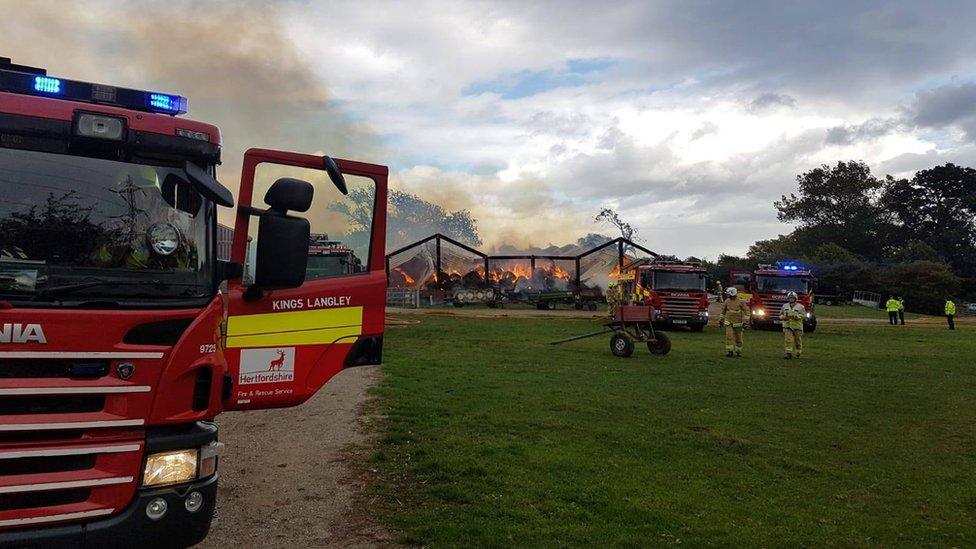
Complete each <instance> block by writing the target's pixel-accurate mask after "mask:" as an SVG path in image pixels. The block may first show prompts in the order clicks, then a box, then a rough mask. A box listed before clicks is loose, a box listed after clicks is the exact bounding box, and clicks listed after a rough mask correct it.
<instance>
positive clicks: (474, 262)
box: [386, 234, 657, 302]
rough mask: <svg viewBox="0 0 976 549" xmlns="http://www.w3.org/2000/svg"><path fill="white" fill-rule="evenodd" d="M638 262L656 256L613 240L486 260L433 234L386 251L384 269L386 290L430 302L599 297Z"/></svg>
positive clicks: (487, 256) (486, 257)
mask: <svg viewBox="0 0 976 549" xmlns="http://www.w3.org/2000/svg"><path fill="white" fill-rule="evenodd" d="M639 257H657V254H655V253H654V252H652V251H650V250H648V249H646V248H643V247H642V246H640V245H638V244H636V243H634V242H631V241H629V240H627V239H623V238H618V239H615V240H611V241H609V242H607V243H605V244H602V245H600V246H596V247H594V248H592V249H589V250H586V251H583V252H582V253H579V254H577V255H532V254H529V255H488V254H485V253H483V252H481V251H479V250H477V249H475V248H472V247H470V246H466V245H464V244H462V243H460V242H457V241H456V240H453V239H451V238H449V237H446V236H444V235H440V234H435V235H431V236H429V237H427V238H425V239H423V240H420V241H418V242H415V243H413V244H410V245H408V246H405V247H403V248H400V249H398V250H396V251H393V252H391V253H390V254H389V255H387V256H386V270H387V275H388V276H387V280H388V284H389V287H390V288H392V289H399V290H417V291H420V292H422V293H424V294H425V295H426V296H428V297H430V298H431V299H430V300H429V301H431V302H440V301H445V300H448V299H450V298H451V297H452V295H453V294H455V293H457V292H458V291H461V290H465V291H468V290H485V289H491V290H492V291H493V293H492V295H496V296H498V295H502V296H510V297H514V296H516V295H520V296H521V295H531V294H534V293H539V292H567V293H569V294H572V295H575V296H577V297H578V296H580V295H583V294H587V295H590V296H599V297H600V298H602V296H603V292H604V291H605V290H606V288H607V285H608V284H609V283H610V282H611V281H612V280H613V278H614V276H615V273H616V274H619V272H620V270H621V268H623V267H624V266H626V265H627V264H629V263H630V262H632V261H634V260H635V259H637V258H639Z"/></svg>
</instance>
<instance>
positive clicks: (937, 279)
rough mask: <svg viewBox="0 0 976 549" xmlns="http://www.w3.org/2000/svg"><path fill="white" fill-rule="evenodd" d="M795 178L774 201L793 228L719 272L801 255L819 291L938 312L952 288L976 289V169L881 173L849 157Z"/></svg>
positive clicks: (958, 293)
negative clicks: (863, 294)
mask: <svg viewBox="0 0 976 549" xmlns="http://www.w3.org/2000/svg"><path fill="white" fill-rule="evenodd" d="M796 182H797V190H796V192H795V193H791V194H790V195H788V196H787V195H784V196H782V197H781V198H780V200H777V201H776V202H775V203H774V207H775V208H776V210H777V217H778V218H779V220H780V221H782V222H784V223H790V224H793V225H794V226H795V228H794V229H793V231H791V232H790V233H788V234H783V235H779V236H778V237H776V238H773V239H769V240H760V241H758V242H756V243H755V244H753V245H752V246H750V247H749V250H748V252H747V254H746V256H745V257H739V256H731V255H721V256H719V258H718V261H717V262H716V263H714V264H712V265H711V268H712V271H713V275H714V276H716V277H717V278H718V279H720V280H723V281H724V280H727V279H728V273H729V272H730V271H731V270H733V269H753V268H755V265H756V264H757V263H772V262H776V261H783V260H789V261H796V262H800V263H804V264H807V265H809V266H811V267H813V268H814V272H815V275H816V276H817V278H818V281H819V290H818V291H819V293H821V294H837V295H840V296H841V297H842V298H845V299H849V298H850V295H851V294H852V293H853V292H854V291H855V290H865V291H873V292H877V293H880V294H882V295H883V296H884V297H883V299H886V298H887V296H888V295H895V296H901V297H904V298H905V300H906V302H907V303H908V305H909V308H910V309H912V310H916V311H919V312H928V313H939V312H941V310H942V306H943V304H944V300H945V297H946V296H947V295H951V296H953V297H955V299H956V300H962V299H965V298H971V297H972V296H974V295H976V278H974V274H976V222H974V220H976V170H974V169H972V168H967V167H962V166H957V165H955V164H951V163H950V164H945V165H942V166H936V167H933V168H930V169H926V170H921V171H918V172H916V173H915V175H914V176H913V177H911V178H910V179H896V178H894V177H892V176H890V175H889V176H886V177H884V178H879V177H876V176H875V175H873V174H872V173H871V169H870V168H869V167H868V165H867V164H865V163H864V162H862V161H857V160H852V161H848V162H838V163H837V164H836V165H835V166H829V165H826V164H825V165H822V166H819V167H817V168H814V169H812V170H810V171H807V172H805V173H802V174H800V175H798V176H797V178H796Z"/></svg>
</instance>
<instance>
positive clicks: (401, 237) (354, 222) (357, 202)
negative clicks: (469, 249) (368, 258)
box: [329, 187, 481, 248]
mask: <svg viewBox="0 0 976 549" xmlns="http://www.w3.org/2000/svg"><path fill="white" fill-rule="evenodd" d="M329 208H330V209H331V210H333V211H336V212H339V213H342V214H344V215H345V216H346V217H347V218H348V219H349V223H350V229H351V230H350V232H349V234H348V235H347V236H346V239H347V241H349V242H353V243H355V242H358V241H359V240H362V241H363V242H368V241H369V240H368V235H369V231H370V230H371V228H372V223H373V213H372V212H373V193H372V190H371V189H368V188H365V187H362V188H356V189H353V190H352V191H350V192H349V196H348V197H347V198H346V199H345V200H343V201H341V202H335V203H333V204H332V205H330V206H329ZM434 233H441V234H443V235H444V236H447V237H450V238H453V239H454V240H457V241H459V242H462V243H464V244H467V245H469V246H480V245H481V237H480V236H479V235H478V220H476V219H474V218H473V217H471V212H470V211H468V210H457V211H453V212H450V211H447V210H445V209H444V207H443V206H440V205H438V204H434V203H433V202H428V201H426V200H424V199H423V198H420V197H419V196H417V195H415V194H410V193H406V192H403V191H390V197H389V203H388V205H387V218H386V244H387V247H388V248H395V247H399V246H405V245H407V244H410V243H411V242H416V241H417V240H420V239H422V238H426V237H428V236H430V235H432V234H434Z"/></svg>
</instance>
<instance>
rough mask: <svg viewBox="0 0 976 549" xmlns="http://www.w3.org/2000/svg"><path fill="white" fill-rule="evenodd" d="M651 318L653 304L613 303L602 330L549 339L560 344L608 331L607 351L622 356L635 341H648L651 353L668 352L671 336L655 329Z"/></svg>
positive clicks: (662, 353) (629, 350) (629, 354)
mask: <svg viewBox="0 0 976 549" xmlns="http://www.w3.org/2000/svg"><path fill="white" fill-rule="evenodd" d="M654 319H655V311H654V307H650V306H647V305H618V306H616V307H614V310H613V313H612V315H611V319H610V321H609V322H606V323H604V325H603V329H602V330H600V331H598V332H592V333H589V334H583V335H578V336H573V337H568V338H565V339H560V340H557V341H552V342H550V345H562V344H563V343H569V342H571V341H579V340H581V339H587V338H590V337H597V336H601V335H606V334H610V352H611V353H613V356H617V357H621V358H627V357H630V356H632V355H633V354H634V349H635V348H636V344H637V343H644V344H645V345H647V350H648V351H650V353H651V354H652V355H666V354H668V353H670V352H671V339H670V338H669V337H668V335H667V334H665V333H663V332H661V331H659V330H655V329H654Z"/></svg>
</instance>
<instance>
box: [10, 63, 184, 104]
mask: <svg viewBox="0 0 976 549" xmlns="http://www.w3.org/2000/svg"><path fill="white" fill-rule="evenodd" d="M0 91H5V92H12V93H20V94H25V95H39V96H43V97H57V98H58V99H69V100H71V101H84V102H87V103H102V104H107V105H115V106H118V107H123V108H126V109H132V110H137V111H147V112H158V113H162V114H170V115H174V116H175V115H178V114H186V111H187V100H186V98H185V97H182V96H180V95H172V94H168V93H161V92H155V91H146V90H134V89H130V88H118V87H115V86H106V85H104V84H95V83H92V82H81V81H79V80H66V79H63V78H55V77H53V76H48V75H47V71H46V70H44V69H40V68H37V67H27V66H24V65H15V64H13V63H11V62H10V59H8V58H6V57H0Z"/></svg>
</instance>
